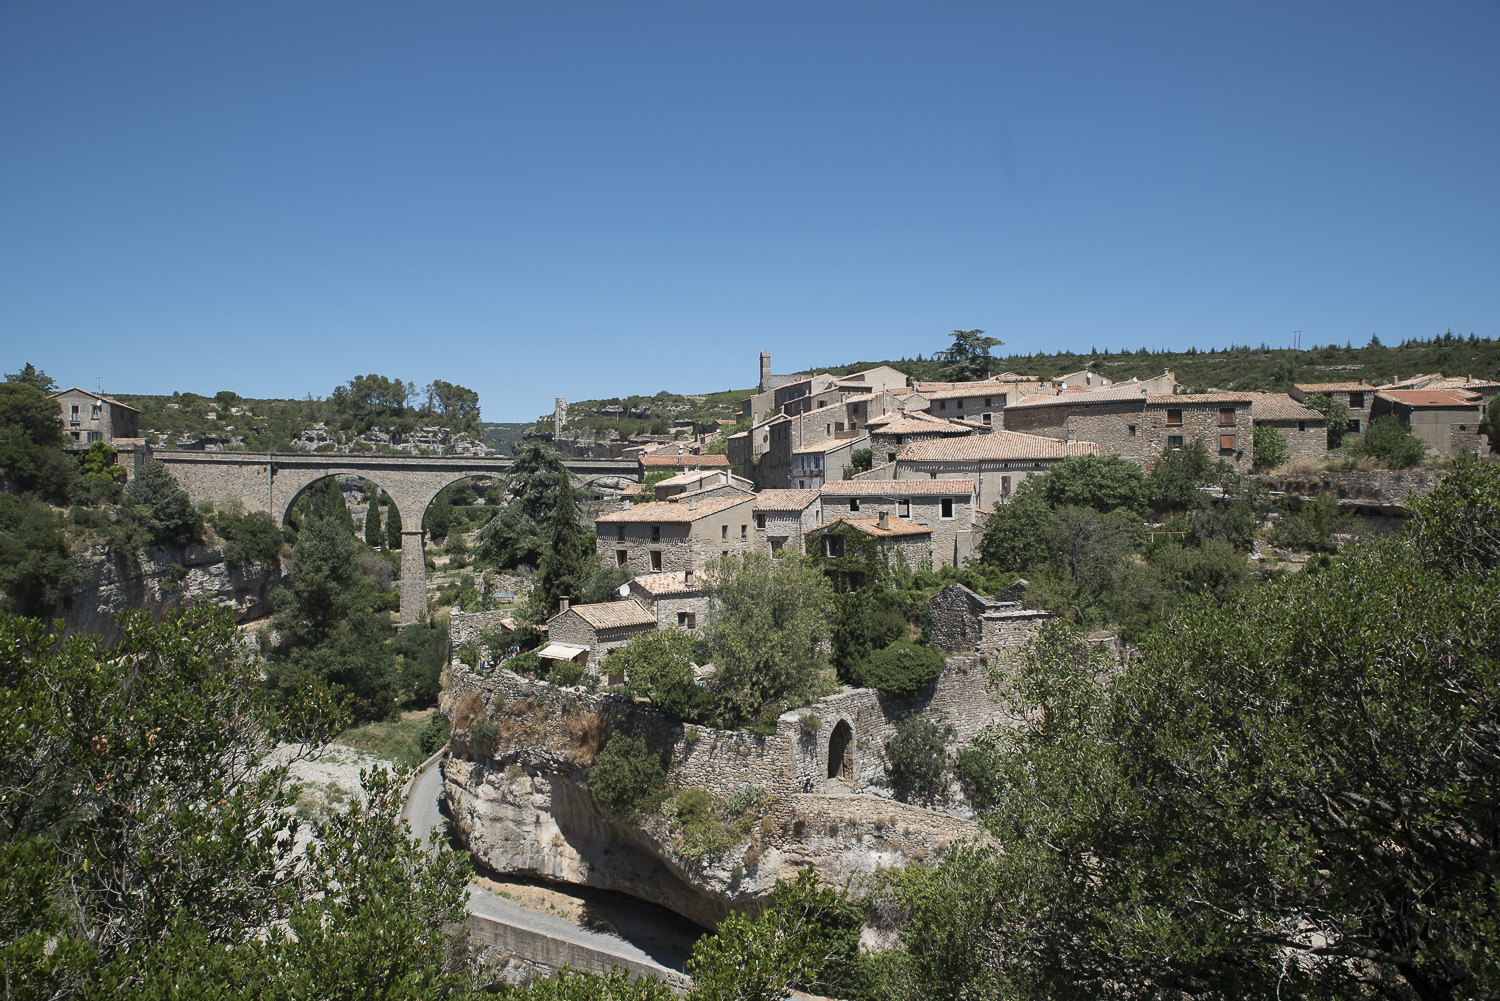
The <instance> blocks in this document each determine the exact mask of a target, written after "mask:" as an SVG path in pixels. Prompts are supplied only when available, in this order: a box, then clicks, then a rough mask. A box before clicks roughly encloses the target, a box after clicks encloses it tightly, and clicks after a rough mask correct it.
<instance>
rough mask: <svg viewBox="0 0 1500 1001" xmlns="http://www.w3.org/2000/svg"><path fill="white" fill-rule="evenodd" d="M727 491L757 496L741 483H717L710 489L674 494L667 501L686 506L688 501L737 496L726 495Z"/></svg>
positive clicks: (700, 488)
mask: <svg viewBox="0 0 1500 1001" xmlns="http://www.w3.org/2000/svg"><path fill="white" fill-rule="evenodd" d="M725 490H733V491H735V492H736V493H739V494H744V495H745V496H746V497H753V496H755V493H754V491H752V490H751V489H750V488H749V487H747V486H744V485H742V484H739V483H715V484H714V485H713V486H709V487H699V488H698V489H697V490H684V491H683V492H682V493H680V494H673V495H672V496H670V497H668V498H667V500H668V501H669V502H671V503H673V504H686V503H687V502H688V501H698V500H700V499H701V498H703V497H707V496H719V497H733V496H735V494H726V493H724V491H725Z"/></svg>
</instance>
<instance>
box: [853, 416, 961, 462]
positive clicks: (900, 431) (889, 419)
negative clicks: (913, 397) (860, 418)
mask: <svg viewBox="0 0 1500 1001" xmlns="http://www.w3.org/2000/svg"><path fill="white" fill-rule="evenodd" d="M973 433H974V432H973V429H971V428H966V427H960V426H959V425H957V424H954V423H953V422H952V421H946V420H943V419H942V418H939V417H933V416H932V415H931V414H927V413H923V412H922V411H920V410H913V411H910V412H897V413H891V414H887V415H885V416H884V417H880V418H877V419H876V420H874V421H872V422H870V451H871V452H872V453H873V458H874V461H875V464H876V465H883V464H885V463H887V462H895V461H896V456H897V455H898V454H899V453H900V452H901V450H902V449H903V448H905V447H906V446H907V445H915V444H916V443H917V442H919V441H932V440H934V439H937V438H962V437H963V436H964V435H968V434H973Z"/></svg>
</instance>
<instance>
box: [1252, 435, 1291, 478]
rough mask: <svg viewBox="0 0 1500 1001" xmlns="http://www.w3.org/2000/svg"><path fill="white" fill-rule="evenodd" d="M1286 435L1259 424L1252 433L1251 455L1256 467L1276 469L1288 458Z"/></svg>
mask: <svg viewBox="0 0 1500 1001" xmlns="http://www.w3.org/2000/svg"><path fill="white" fill-rule="evenodd" d="M1287 455H1288V452H1287V447H1286V435H1284V434H1282V433H1281V432H1280V431H1278V430H1276V429H1275V428H1273V427H1268V426H1266V425H1263V424H1257V425H1256V426H1255V427H1254V428H1253V429H1252V430H1251V433H1250V456H1251V460H1252V461H1253V462H1254V464H1255V468H1256V469H1275V468H1276V467H1277V466H1279V465H1281V464H1282V463H1284V462H1286V459H1287Z"/></svg>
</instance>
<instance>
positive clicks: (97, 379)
mask: <svg viewBox="0 0 1500 1001" xmlns="http://www.w3.org/2000/svg"><path fill="white" fill-rule="evenodd" d="M94 392H95V393H96V394H98V395H99V396H103V395H104V373H103V372H95V373H94Z"/></svg>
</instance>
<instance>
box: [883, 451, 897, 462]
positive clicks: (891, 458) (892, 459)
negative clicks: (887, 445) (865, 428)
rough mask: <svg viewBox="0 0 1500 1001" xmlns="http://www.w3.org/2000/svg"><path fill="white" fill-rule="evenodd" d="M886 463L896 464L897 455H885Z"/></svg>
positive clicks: (892, 453) (890, 453) (889, 453)
mask: <svg viewBox="0 0 1500 1001" xmlns="http://www.w3.org/2000/svg"><path fill="white" fill-rule="evenodd" d="M885 461H886V462H895V461H896V453H895V452H887V453H885Z"/></svg>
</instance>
